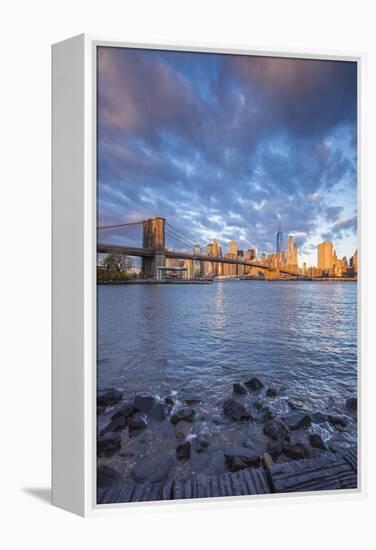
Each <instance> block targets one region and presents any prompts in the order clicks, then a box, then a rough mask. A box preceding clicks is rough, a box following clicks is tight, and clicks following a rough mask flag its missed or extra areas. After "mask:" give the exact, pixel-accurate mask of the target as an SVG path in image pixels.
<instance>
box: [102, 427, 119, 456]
mask: <svg viewBox="0 0 376 550" xmlns="http://www.w3.org/2000/svg"><path fill="white" fill-rule="evenodd" d="M120 447H121V437H120V434H118V433H117V432H108V433H106V434H104V435H100V436H99V437H98V438H97V456H98V457H103V456H112V455H113V454H114V453H116V451H119V450H120Z"/></svg>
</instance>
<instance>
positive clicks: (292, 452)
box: [283, 442, 312, 460]
mask: <svg viewBox="0 0 376 550" xmlns="http://www.w3.org/2000/svg"><path fill="white" fill-rule="evenodd" d="M283 453H284V454H285V455H286V456H288V457H289V458H294V459H296V460H299V459H301V458H310V457H312V451H311V449H310V448H309V447H308V446H307V445H305V444H304V443H299V442H298V443H293V444H286V445H284V447H283Z"/></svg>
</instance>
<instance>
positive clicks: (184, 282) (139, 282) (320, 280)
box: [97, 278, 358, 285]
mask: <svg viewBox="0 0 376 550" xmlns="http://www.w3.org/2000/svg"><path fill="white" fill-rule="evenodd" d="M238 281H241V282H244V281H248V282H250V281H252V282H262V283H275V282H278V283H279V282H284V283H300V282H307V283H311V282H312V283H357V282H358V280H357V279H353V278H351V279H350V278H327V279H325V278H314V279H296V280H294V279H258V278H254V279H251V278H249V279H248V278H239V279H214V280H199V279H188V280H165V281H156V280H154V279H131V280H129V281H97V285H211V284H213V283H222V282H226V283H227V282H238Z"/></svg>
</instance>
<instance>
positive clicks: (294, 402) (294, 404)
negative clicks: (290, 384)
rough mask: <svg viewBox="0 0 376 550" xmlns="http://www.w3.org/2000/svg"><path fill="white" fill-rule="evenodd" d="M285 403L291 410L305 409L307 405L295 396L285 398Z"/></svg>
mask: <svg viewBox="0 0 376 550" xmlns="http://www.w3.org/2000/svg"><path fill="white" fill-rule="evenodd" d="M287 404H288V406H289V407H290V409H292V410H293V411H304V410H307V406H306V404H305V403H304V401H302V400H301V399H297V398H295V397H290V398H289V399H288V400H287Z"/></svg>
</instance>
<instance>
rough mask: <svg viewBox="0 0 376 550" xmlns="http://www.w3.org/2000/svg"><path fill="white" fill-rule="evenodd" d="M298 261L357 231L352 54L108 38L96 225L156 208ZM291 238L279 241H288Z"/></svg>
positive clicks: (343, 246)
mask: <svg viewBox="0 0 376 550" xmlns="http://www.w3.org/2000/svg"><path fill="white" fill-rule="evenodd" d="M156 214H158V215H162V216H165V217H167V218H168V219H170V220H171V221H172V223H173V225H174V226H176V227H178V228H179V227H181V228H184V227H185V226H186V225H187V224H189V228H190V234H191V235H193V237H194V240H195V241H197V242H200V243H208V242H210V241H212V240H213V239H219V240H220V241H221V242H222V243H227V242H229V241H231V240H236V241H237V242H238V243H239V248H240V249H244V250H246V249H247V248H249V247H251V246H252V247H257V249H258V250H260V251H263V252H266V253H273V252H274V251H275V244H276V243H275V234H276V232H277V230H278V227H279V224H281V228H282V232H283V233H284V235H286V236H287V235H288V234H290V235H291V236H292V237H294V238H295V239H296V241H297V245H298V249H299V263H300V264H303V262H305V263H307V264H310V265H316V245H317V243H319V242H324V241H326V240H334V241H335V242H336V249H337V253H338V256H340V257H342V256H347V257H350V256H352V255H353V254H354V251H355V250H356V248H357V243H356V65H355V64H353V63H350V62H339V61H318V60H303V59H277V58H269V57H256V56H236V55H223V54H200V53H188V52H166V51H147V50H138V49H134V50H131V49H126V48H121V49H119V48H99V53H98V221H99V225H108V224H112V223H122V222H127V221H133V220H136V219H144V218H148V217H151V216H153V215H156ZM285 244H286V243H284V245H283V246H284V247H285Z"/></svg>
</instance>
